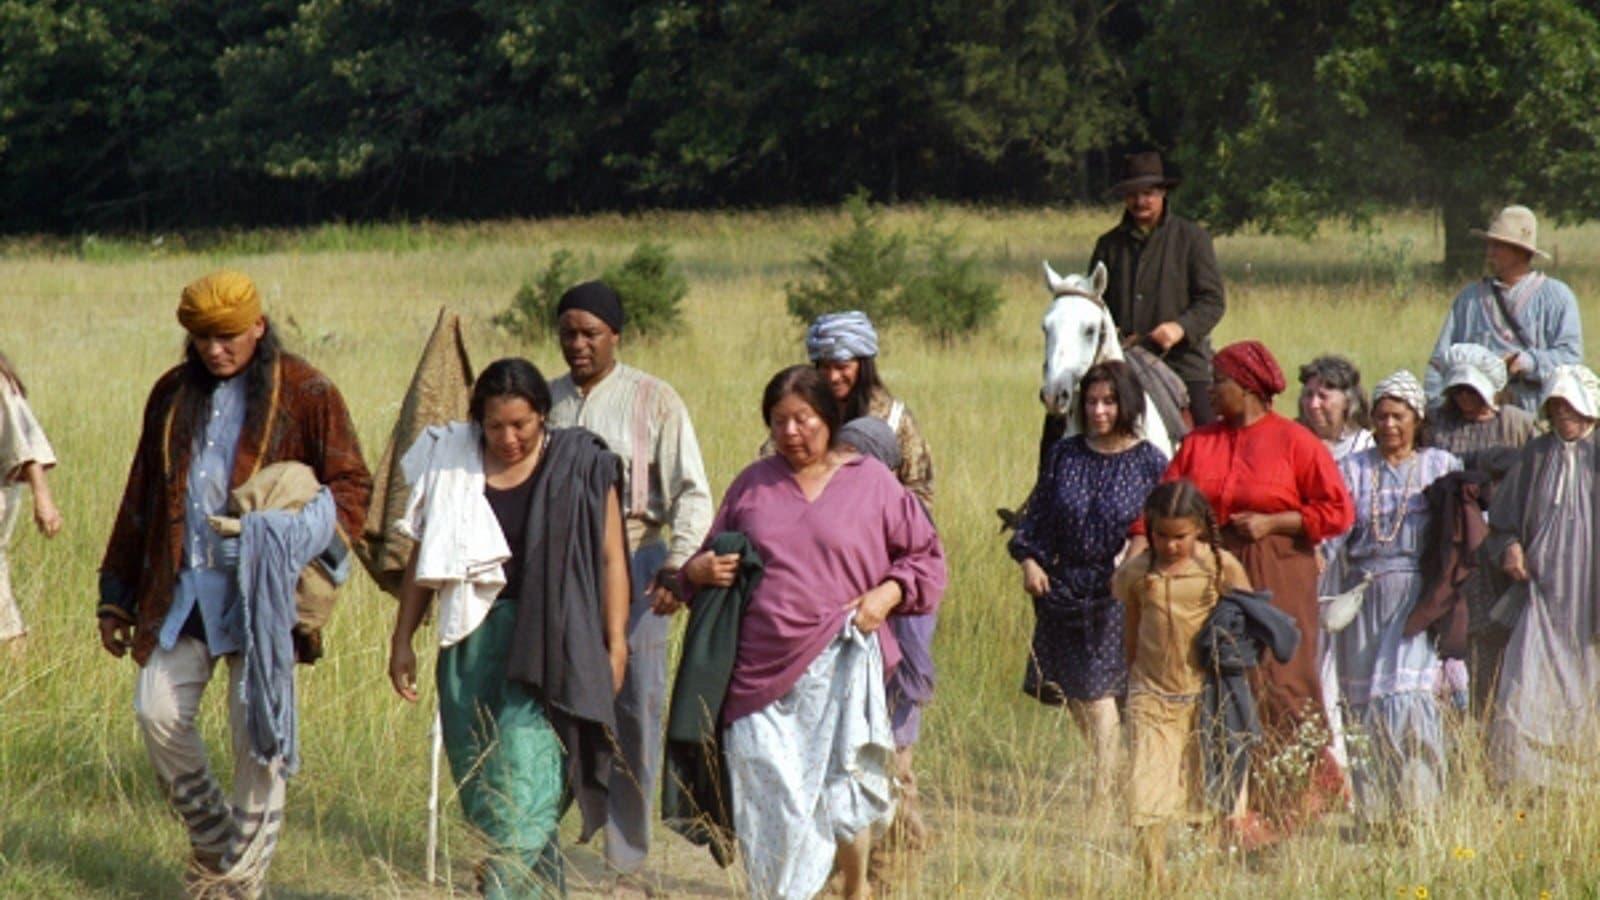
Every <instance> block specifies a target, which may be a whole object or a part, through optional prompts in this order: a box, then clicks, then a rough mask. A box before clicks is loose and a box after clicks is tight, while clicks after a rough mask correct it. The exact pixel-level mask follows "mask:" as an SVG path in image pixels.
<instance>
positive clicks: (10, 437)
mask: <svg viewBox="0 0 1600 900" xmlns="http://www.w3.org/2000/svg"><path fill="white" fill-rule="evenodd" d="M55 464H56V456H55V452H54V451H53V450H51V448H50V441H49V440H48V439H47V438H46V437H45V435H44V429H43V428H41V427H40V426H39V421H38V420H37V419H35V418H34V417H33V410H32V409H31V408H30V407H29V406H28V399H27V390H26V389H25V388H24V387H23V386H22V379H20V378H18V377H17V374H16V370H15V369H13V368H12V367H11V363H10V361H8V360H7V359H6V358H5V356H3V355H0V478H3V481H0V645H7V646H8V647H9V648H10V649H11V650H12V651H13V652H15V651H16V650H18V649H19V648H20V647H21V646H22V641H21V638H22V637H23V636H24V635H26V634H27V633H28V629H27V627H26V626H25V625H23V623H22V613H21V612H20V611H19V610H18V609H17V598H16V596H15V595H13V594H12V592H11V533H12V531H13V530H15V528H16V524H17V516H18V514H19V513H20V512H21V510H22V485H23V484H27V485H28V487H29V488H31V489H32V490H33V521H34V524H35V525H37V526H38V528H39V532H40V533H41V534H43V535H44V536H45V537H55V535H56V533H57V532H59V531H60V530H61V512H60V511H59V510H57V509H56V504H55V500H54V498H53V497H52V496H51V494H50V482H49V479H48V478H47V477H46V475H45V472H46V470H48V469H51V468H53V467H54V466H55Z"/></svg>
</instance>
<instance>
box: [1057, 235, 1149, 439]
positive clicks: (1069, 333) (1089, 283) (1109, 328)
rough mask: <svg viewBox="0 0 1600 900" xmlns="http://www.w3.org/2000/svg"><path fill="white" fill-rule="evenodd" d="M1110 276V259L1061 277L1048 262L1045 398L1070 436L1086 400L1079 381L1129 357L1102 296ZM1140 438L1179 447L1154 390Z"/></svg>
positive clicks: (1145, 399) (1147, 394)
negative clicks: (1091, 371) (1089, 269)
mask: <svg viewBox="0 0 1600 900" xmlns="http://www.w3.org/2000/svg"><path fill="white" fill-rule="evenodd" d="M1108 277H1109V276H1108V275H1107V274H1106V267H1105V264H1104V263H1096V264H1095V267H1094V272H1092V273H1090V274H1089V275H1088V276H1083V275H1077V274H1073V275H1058V274H1056V270H1055V269H1052V268H1050V263H1049V262H1046V263H1045V264H1044V283H1045V286H1046V287H1047V288H1049V290H1050V298H1051V299H1050V309H1049V311H1048V312H1046V313H1045V314H1044V323H1043V324H1044V385H1043V386H1042V387H1041V388H1040V389H1039V399H1040V400H1041V401H1043V402H1044V405H1045V409H1047V410H1049V412H1050V414H1051V415H1056V416H1063V417H1065V419H1066V426H1067V432H1066V433H1067V434H1077V433H1078V407H1079V405H1080V404H1082V402H1083V397H1082V396H1081V394H1080V392H1079V391H1078V383H1079V382H1081V381H1082V380H1083V375H1084V373H1085V372H1087V371H1089V369H1090V367H1092V366H1094V365H1095V364H1097V363H1102V362H1106V361H1107V360H1121V359H1122V358H1123V357H1122V343H1121V341H1119V340H1118V337H1117V326H1116V323H1115V322H1113V321H1111V311H1110V310H1109V309H1107V308H1106V304H1105V301H1104V300H1102V299H1101V297H1102V296H1103V295H1104V294H1105V292H1106V280H1107V278H1108ZM1140 437H1143V438H1144V439H1145V440H1147V441H1149V442H1150V443H1151V444H1153V445H1154V446H1155V448H1156V449H1157V450H1160V451H1161V452H1162V453H1164V454H1166V456H1167V458H1169V459H1170V458H1171V457H1172V452H1173V450H1175V449H1176V448H1175V447H1174V446H1173V441H1172V437H1171V435H1169V434H1168V433H1167V426H1166V424H1165V423H1164V422H1162V420H1161V413H1160V412H1159V411H1157V409H1156V405H1155V401H1153V400H1151V399H1150V395H1149V393H1148V392H1147V393H1146V394H1145V398H1144V423H1143V426H1142V427H1141V429H1140Z"/></svg>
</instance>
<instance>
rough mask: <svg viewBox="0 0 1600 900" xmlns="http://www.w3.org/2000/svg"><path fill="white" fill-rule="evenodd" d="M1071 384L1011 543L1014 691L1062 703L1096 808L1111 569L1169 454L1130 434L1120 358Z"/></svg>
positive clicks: (1114, 645) (1112, 706)
mask: <svg viewBox="0 0 1600 900" xmlns="http://www.w3.org/2000/svg"><path fill="white" fill-rule="evenodd" d="M1079 389H1080V390H1081V391H1082V392H1083V394H1082V396H1083V401H1082V403H1081V404H1080V408H1079V412H1078V417H1079V421H1078V430H1079V432H1080V433H1079V434H1075V435H1068V436H1066V437H1063V438H1061V439H1060V440H1059V441H1057V442H1056V443H1055V444H1054V445H1053V446H1052V447H1051V448H1050V451H1049V453H1048V455H1047V456H1046V458H1045V463H1044V465H1043V466H1042V467H1040V470H1039V480H1038V483H1037V484H1035V485H1034V488H1033V493H1032V494H1031V495H1030V496H1029V498H1028V505H1027V508H1026V510H1025V511H1024V512H1023V514H1022V517H1021V519H1020V521H1018V523H1017V532H1016V535H1015V536H1014V537H1012V539H1011V545H1010V550H1011V555H1012V557H1013V558H1014V559H1016V560H1017V562H1018V563H1020V564H1021V566H1022V585H1023V589H1024V590H1026V591H1027V592H1028V594H1029V595H1030V596H1031V597H1033V611H1034V616H1035V621H1034V629H1033V652H1032V654H1031V655H1030V657H1029V659H1028V668H1027V672H1026V674H1025V675H1024V677H1023V685H1022V689H1023V691H1025V692H1026V693H1027V694H1029V695H1030V696H1033V697H1035V698H1037V699H1038V700H1039V701H1040V702H1041V703H1046V704H1049V705H1052V706H1060V705H1063V704H1064V705H1066V706H1067V708H1068V709H1069V710H1071V712H1072V717H1073V719H1075V720H1076V721H1077V723H1078V727H1079V728H1080V729H1082V731H1083V734H1084V738H1085V740H1087V741H1088V742H1089V745H1090V746H1091V748H1092V749H1093V753H1094V788H1093V793H1092V796H1093V805H1094V807H1095V808H1097V809H1102V810H1104V809H1106V808H1107V805H1108V803H1109V801H1110V799H1111V791H1112V788H1113V786H1114V784H1115V781H1116V766H1117V746H1118V742H1119V741H1120V734H1119V722H1118V713H1117V697H1118V696H1119V695H1121V694H1122V692H1123V690H1124V689H1125V687H1126V681H1127V672H1128V666H1127V657H1126V650H1125V649H1124V646H1123V635H1122V604H1120V603H1118V602H1117V601H1116V599H1115V598H1114V597H1112V596H1111V573H1112V571H1114V570H1115V568H1116V559H1117V554H1119V553H1121V552H1122V548H1123V546H1124V544H1125V543H1126V541H1127V537H1128V529H1129V527H1131V526H1132V525H1133V523H1134V521H1135V520H1136V519H1138V517H1139V512H1140V510H1141V509H1142V508H1143V506H1144V501H1145V497H1147V496H1148V495H1149V493H1150V491H1151V489H1152V488H1154V487H1155V486H1156V483H1157V482H1158V481H1159V480H1160V478H1161V473H1162V472H1163V471H1164V470H1165V469H1166V466H1167V459H1166V457H1165V456H1164V455H1163V454H1162V453H1161V451H1160V450H1157V449H1156V448H1155V447H1154V446H1152V445H1151V444H1150V443H1149V442H1147V441H1145V440H1144V439H1143V438H1141V437H1140V436H1139V429H1140V419H1141V417H1142V414H1143V411H1144V394H1143V393H1142V391H1141V390H1140V389H1139V386H1138V382H1137V381H1135V380H1134V378H1133V374H1132V372H1131V371H1130V370H1129V369H1128V368H1127V366H1125V365H1123V364H1122V363H1120V362H1108V363H1102V364H1100V365H1098V366H1095V367H1094V368H1092V369H1090V370H1089V371H1088V373H1086V374H1085V375H1084V376H1083V382H1082V384H1081V385H1080V386H1079Z"/></svg>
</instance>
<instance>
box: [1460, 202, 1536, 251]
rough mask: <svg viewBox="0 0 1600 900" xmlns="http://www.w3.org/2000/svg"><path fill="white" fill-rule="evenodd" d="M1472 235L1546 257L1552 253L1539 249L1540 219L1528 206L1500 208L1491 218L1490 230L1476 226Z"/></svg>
mask: <svg viewBox="0 0 1600 900" xmlns="http://www.w3.org/2000/svg"><path fill="white" fill-rule="evenodd" d="M1472 235H1473V236H1474V237H1481V238H1483V239H1484V240H1486V241H1499V242H1500V243H1502V244H1510V245H1511V246H1513V247H1520V248H1522V249H1523V250H1526V251H1528V252H1529V253H1532V254H1534V255H1536V256H1542V257H1544V258H1545V259H1549V258H1550V254H1548V253H1546V252H1544V251H1543V250H1540V249H1539V220H1538V218H1537V217H1535V216H1534V214H1533V210H1531V209H1529V208H1527V207H1526V206H1508V207H1506V208H1505V209H1502V210H1500V211H1499V212H1497V213H1495V215H1494V218H1493V219H1490V220H1489V230H1488V231H1484V230H1483V229H1481V228H1474V229H1472Z"/></svg>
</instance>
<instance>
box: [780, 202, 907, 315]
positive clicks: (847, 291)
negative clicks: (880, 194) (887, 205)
mask: <svg viewBox="0 0 1600 900" xmlns="http://www.w3.org/2000/svg"><path fill="white" fill-rule="evenodd" d="M845 210H846V211H847V212H849V213H850V223H851V225H850V230H849V231H848V232H846V233H845V234H843V235H841V236H839V237H837V238H834V239H833V241H831V242H830V243H829V244H828V249H827V251H826V252H825V253H823V254H822V255H820V256H818V255H815V254H813V255H811V256H810V257H809V258H808V263H809V265H810V267H811V272H812V277H811V279H810V280H808V281H800V282H791V283H790V284H789V285H788V286H787V289H786V290H787V293H788V298H789V313H790V315H792V316H794V317H795V318H797V319H799V320H800V321H802V322H810V321H811V320H812V319H815V318H816V317H817V316H820V315H822V314H823V313H826V312H836V311H839V310H845V309H858V310H860V311H862V312H864V313H866V314H867V315H868V316H870V317H872V320H873V321H874V322H883V321H885V320H887V319H888V318H890V315H891V313H892V311H893V303H894V299H895V295H896V293H897V291H898V290H899V287H900V285H901V284H902V283H903V281H904V280H905V277H906V272H907V249H908V247H907V241H906V238H905V236H904V235H901V234H884V233H883V231H882V230H881V229H880V228H879V227H878V211H877V210H876V209H874V208H873V206H872V204H871V202H870V201H869V200H868V199H867V194H866V192H865V191H857V192H856V193H854V194H851V195H850V198H849V199H848V200H846V201H845Z"/></svg>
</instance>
